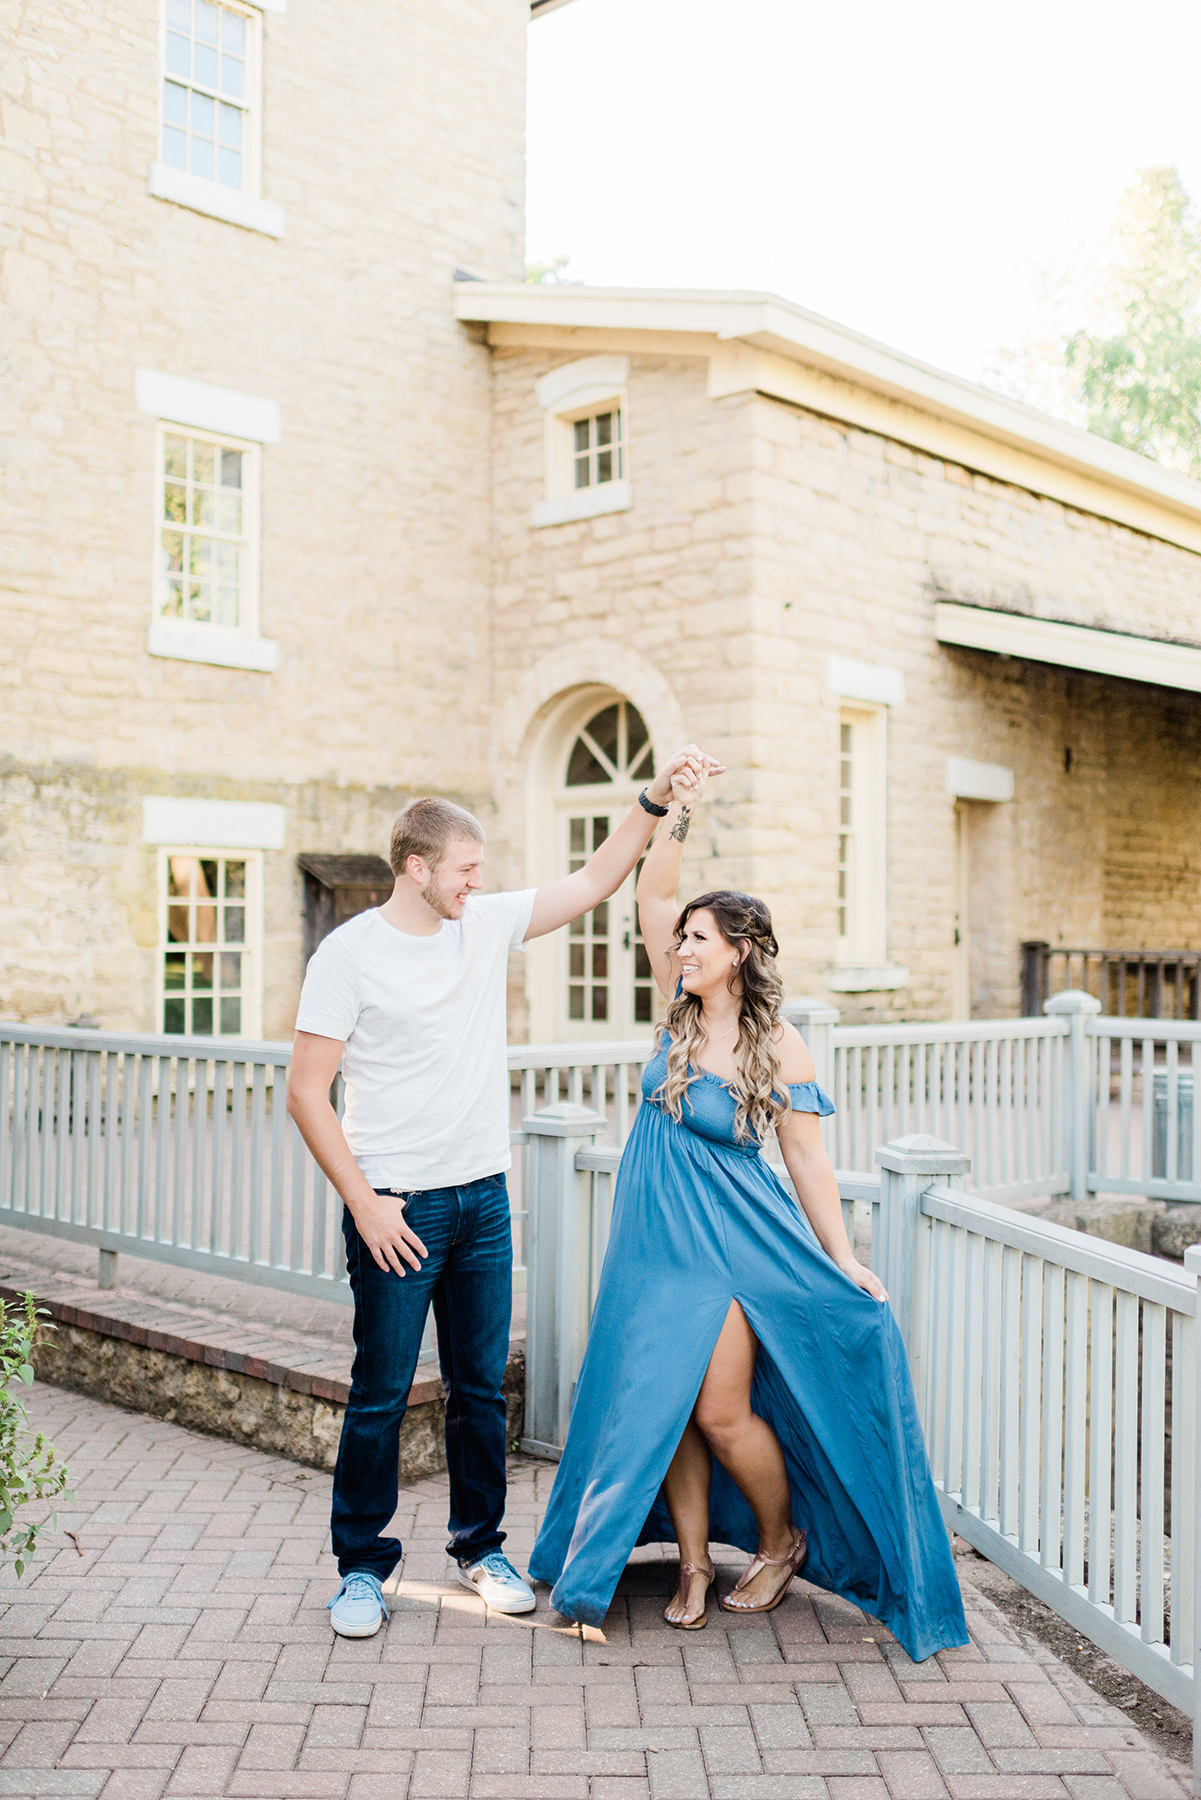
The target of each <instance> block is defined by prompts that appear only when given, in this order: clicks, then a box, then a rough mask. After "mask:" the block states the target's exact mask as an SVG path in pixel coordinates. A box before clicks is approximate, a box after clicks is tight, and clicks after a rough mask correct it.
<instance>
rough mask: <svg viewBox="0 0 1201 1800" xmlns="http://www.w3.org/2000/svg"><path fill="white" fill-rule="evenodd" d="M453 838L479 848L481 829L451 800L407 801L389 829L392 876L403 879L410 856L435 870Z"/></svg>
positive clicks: (389, 859)
mask: <svg viewBox="0 0 1201 1800" xmlns="http://www.w3.org/2000/svg"><path fill="white" fill-rule="evenodd" d="M455 838H466V839H467V840H468V841H469V842H470V843H473V844H482V843H483V841H484V828H483V826H482V825H481V824H480V822H479V820H478V819H477V818H476V817H475V815H474V814H473V813H469V812H467V811H466V809H465V808H464V807H462V806H456V805H455V803H454V801H453V800H439V799H437V798H436V797H434V796H430V797H429V798H428V799H425V800H410V801H409V804H408V805H407V806H406V807H405V809H404V811H403V812H399V813H397V815H396V818H395V820H394V822H393V825H392V843H391V845H390V847H389V851H388V861H389V862H390V863H391V864H392V873H393V874H394V875H398V876H399V875H403V874H404V872H405V864H406V863H407V862H408V860H409V858H410V856H419V857H420V858H421V860H422V862H423V863H424V864H425V866H426V868H427V869H431V870H433V869H436V868H437V867H438V864H439V863H440V862H441V861H442V858H443V857H444V856H445V855H446V846H447V845H448V844H449V843H452V842H453V841H454V839H455Z"/></svg>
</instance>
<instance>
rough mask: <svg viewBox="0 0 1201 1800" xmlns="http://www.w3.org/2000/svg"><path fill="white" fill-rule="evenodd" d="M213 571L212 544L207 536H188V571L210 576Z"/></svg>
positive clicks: (193, 573)
mask: <svg viewBox="0 0 1201 1800" xmlns="http://www.w3.org/2000/svg"><path fill="white" fill-rule="evenodd" d="M212 572H213V546H212V544H211V543H210V541H209V539H208V538H202V537H190V538H189V539H188V573H189V575H200V576H202V577H203V576H209V577H211V575H212Z"/></svg>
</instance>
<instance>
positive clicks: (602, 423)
mask: <svg viewBox="0 0 1201 1800" xmlns="http://www.w3.org/2000/svg"><path fill="white" fill-rule="evenodd" d="M596 441H597V443H598V444H611V443H612V442H613V414H612V413H597V415H596Z"/></svg>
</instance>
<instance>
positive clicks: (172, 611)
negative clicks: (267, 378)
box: [163, 575, 183, 619]
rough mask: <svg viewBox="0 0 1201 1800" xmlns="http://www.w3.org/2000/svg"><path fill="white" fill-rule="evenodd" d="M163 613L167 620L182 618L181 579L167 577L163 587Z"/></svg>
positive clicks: (176, 576)
mask: <svg viewBox="0 0 1201 1800" xmlns="http://www.w3.org/2000/svg"><path fill="white" fill-rule="evenodd" d="M163 612H164V613H165V614H166V616H167V618H169V619H182V618H183V577H182V575H168V576H167V578H166V580H165V582H164V585H163Z"/></svg>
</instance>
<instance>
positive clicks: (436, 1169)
mask: <svg viewBox="0 0 1201 1800" xmlns="http://www.w3.org/2000/svg"><path fill="white" fill-rule="evenodd" d="M534 892H535V890H534V889H533V888H526V889H524V890H523V891H522V892H520V893H516V894H479V895H476V896H474V897H473V898H472V899H470V900H468V902H467V906H466V910H465V911H464V914H463V917H462V918H461V919H444V920H443V921H442V926H441V929H440V930H438V931H436V932H434V933H433V934H432V935H431V936H429V937H414V936H412V935H411V934H410V933H409V932H405V931H398V930H397V929H396V927H395V926H394V925H389V924H388V923H387V921H386V920H384V919H381V918H380V915H379V913H378V912H377V911H375V910H373V911H371V912H364V913H359V914H358V915H357V916H356V917H355V918H353V919H348V920H347V921H346V923H345V925H339V927H338V929H337V930H336V931H333V932H331V933H330V935H329V936H328V937H327V938H325V939H324V941H323V942H322V943H321V944H319V945H318V947H317V950H316V952H315V954H314V956H313V957H312V960H311V961H310V963H309V967H308V973H307V974H306V975H305V978H304V987H303V989H302V990H301V995H300V1009H299V1011H298V1013H297V1015H296V1029H297V1030H298V1031H311V1032H313V1033H314V1034H315V1035H316V1036H318V1037H331V1038H340V1039H342V1040H343V1041H344V1042H345V1044H346V1054H345V1056H344V1058H343V1064H342V1068H343V1074H344V1075H345V1078H346V1114H345V1117H344V1119H343V1121H342V1124H343V1128H344V1130H345V1132H346V1140H347V1142H348V1143H349V1145H350V1148H351V1150H352V1152H353V1154H354V1159H355V1161H356V1162H357V1163H358V1165H359V1167H360V1169H362V1171H363V1174H364V1175H365V1176H366V1177H367V1180H368V1181H369V1182H370V1183H371V1185H372V1187H375V1188H400V1189H402V1190H403V1191H406V1192H409V1191H413V1192H416V1191H417V1190H419V1189H421V1188H433V1187H459V1186H461V1185H462V1184H463V1183H464V1182H468V1181H478V1180H480V1179H481V1178H482V1177H483V1176H485V1175H495V1174H496V1173H497V1172H498V1171H499V1170H501V1169H507V1168H508V1167H509V1166H510V1164H511V1163H512V1160H513V1158H512V1152H511V1151H510V1148H509V1075H508V1066H507V1063H506V1059H505V977H506V965H507V961H508V955H509V951H510V950H516V949H519V948H520V947H521V944H522V940H523V939H524V937H525V934H526V931H527V929H528V927H529V923H530V914H531V913H532V912H533V909H534Z"/></svg>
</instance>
